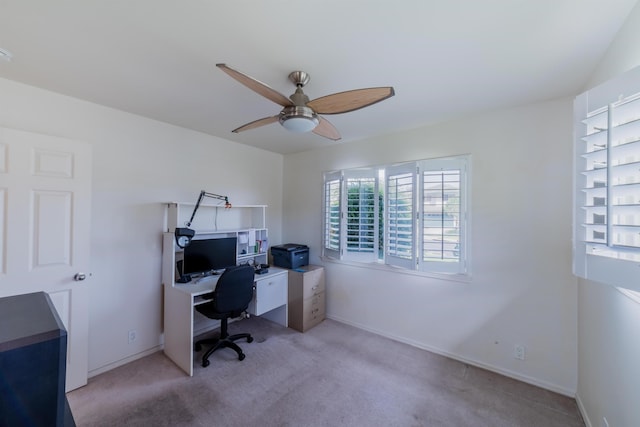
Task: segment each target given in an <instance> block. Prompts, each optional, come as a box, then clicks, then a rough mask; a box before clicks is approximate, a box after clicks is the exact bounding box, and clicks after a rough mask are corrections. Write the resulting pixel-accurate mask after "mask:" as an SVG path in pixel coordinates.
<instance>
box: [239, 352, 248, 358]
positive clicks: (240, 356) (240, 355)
mask: <svg viewBox="0 0 640 427" xmlns="http://www.w3.org/2000/svg"><path fill="white" fill-rule="evenodd" d="M245 357H247V356H245V355H244V353H240V354H239V355H238V360H244V358H245Z"/></svg>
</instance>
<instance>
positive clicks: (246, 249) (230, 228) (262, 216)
mask: <svg viewBox="0 0 640 427" xmlns="http://www.w3.org/2000/svg"><path fill="white" fill-rule="evenodd" d="M195 205H196V204H195V203H182V202H170V203H168V204H167V227H166V231H167V232H169V233H173V232H174V231H175V228H176V227H187V223H188V222H189V220H190V218H191V215H192V213H193V209H194V207H195ZM266 210H267V206H266V205H234V206H233V207H232V208H230V209H227V208H225V207H224V204H206V203H201V204H200V207H199V208H198V211H197V213H196V215H195V217H194V218H193V221H192V222H191V225H190V226H189V228H191V229H192V230H195V232H196V236H195V238H196V239H199V238H206V239H214V238H222V237H237V238H238V246H237V252H236V253H237V258H238V264H245V263H249V264H266V263H267V249H268V232H267V228H266ZM176 251H177V252H181V250H180V249H179V248H178V247H176Z"/></svg>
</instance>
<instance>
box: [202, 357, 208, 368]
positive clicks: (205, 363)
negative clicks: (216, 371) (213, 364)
mask: <svg viewBox="0 0 640 427" xmlns="http://www.w3.org/2000/svg"><path fill="white" fill-rule="evenodd" d="M207 366H209V360H208V359H205V360H203V361H202V367H203V368H206V367H207Z"/></svg>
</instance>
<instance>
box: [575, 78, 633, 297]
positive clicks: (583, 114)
mask: <svg viewBox="0 0 640 427" xmlns="http://www.w3.org/2000/svg"><path fill="white" fill-rule="evenodd" d="M574 111H575V125H574V128H575V135H576V139H575V143H574V144H575V146H574V148H575V152H576V157H575V166H576V167H575V169H576V176H575V201H576V203H575V207H574V209H575V210H574V272H575V274H576V275H578V276H580V277H583V278H586V279H591V280H595V281H599V282H602V283H608V284H612V285H615V286H620V287H624V288H628V289H632V290H640V283H639V282H640V69H634V70H632V71H630V72H628V73H626V74H624V75H623V76H621V77H619V78H617V79H614V80H611V81H609V82H607V83H605V84H603V85H601V86H598V87H597V88H594V89H592V90H590V91H588V92H586V93H584V94H582V95H580V96H579V97H577V98H576V101H575V104H574Z"/></svg>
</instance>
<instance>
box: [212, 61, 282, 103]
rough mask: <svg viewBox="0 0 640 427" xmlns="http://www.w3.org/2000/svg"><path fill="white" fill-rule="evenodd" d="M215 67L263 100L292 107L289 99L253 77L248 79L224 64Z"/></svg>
mask: <svg viewBox="0 0 640 427" xmlns="http://www.w3.org/2000/svg"><path fill="white" fill-rule="evenodd" d="M216 67H218V68H220V69H221V70H222V71H224V72H225V73H227V74H229V75H230V76H231V77H233V78H234V79H236V80H237V81H239V82H240V83H242V84H243V85H245V86H246V87H248V88H249V89H251V90H252V91H254V92H256V93H258V94H260V95H262V96H264V97H265V98H267V99H268V100H270V101H273V102H275V103H276V104H279V105H282V106H283V107H290V106H292V105H293V102H291V100H290V99H289V98H287V97H286V96H284V95H283V94H281V93H280V92H278V91H276V90H274V89H271V88H270V87H269V86H267V85H266V84H264V83H262V82H260V81H258V80H256V79H254V78H253V77H249V76H247V75H246V74H243V73H241V72H240V71H237V70H234V69H233V68H230V67H227V65H226V64H216Z"/></svg>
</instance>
